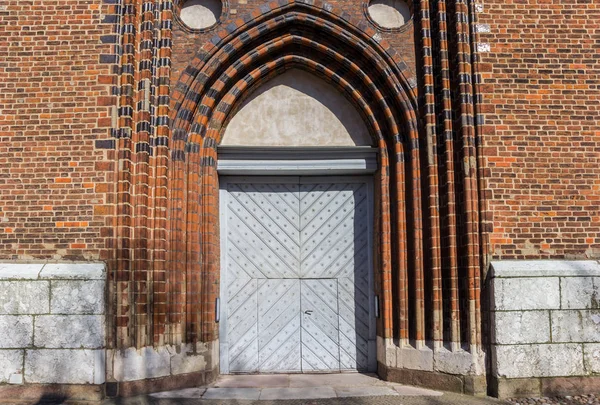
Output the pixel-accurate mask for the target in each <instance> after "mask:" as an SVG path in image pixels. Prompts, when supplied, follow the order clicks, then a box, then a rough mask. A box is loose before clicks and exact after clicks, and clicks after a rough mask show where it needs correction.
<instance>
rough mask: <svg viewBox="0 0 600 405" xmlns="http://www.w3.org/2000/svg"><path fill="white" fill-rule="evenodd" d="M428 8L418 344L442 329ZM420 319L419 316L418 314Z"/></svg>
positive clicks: (424, 14) (436, 337) (424, 11)
mask: <svg viewBox="0 0 600 405" xmlns="http://www.w3.org/2000/svg"><path fill="white" fill-rule="evenodd" d="M430 16H431V10H430V8H429V0H423V1H421V2H420V4H419V8H418V17H419V23H420V28H421V35H420V38H419V39H420V41H421V47H420V48H419V50H420V53H421V59H420V60H421V65H420V70H421V75H420V78H421V81H420V85H421V88H422V89H423V98H422V103H421V104H422V105H421V110H420V112H421V114H422V116H423V117H424V120H425V125H424V126H423V128H422V129H421V130H422V131H423V132H424V134H423V135H422V136H421V138H422V139H425V140H426V147H425V148H422V149H421V151H422V152H421V156H422V159H423V160H424V161H426V162H427V169H428V171H427V181H425V182H424V183H425V185H426V190H427V199H424V200H423V201H424V202H426V203H427V205H426V207H425V208H424V212H426V213H427V215H426V216H425V218H424V221H425V223H426V224H427V226H426V229H427V232H426V234H425V236H426V238H427V242H426V243H425V246H426V249H425V252H426V254H425V255H424V257H425V263H424V269H423V274H422V276H421V277H422V279H423V282H422V287H421V290H422V295H421V296H420V297H417V301H418V304H417V309H418V310H419V311H421V312H422V314H421V315H420V318H421V319H420V320H419V322H418V324H417V325H418V329H420V331H419V330H417V331H416V336H415V337H416V339H417V341H419V340H420V343H419V344H420V345H424V344H425V341H426V340H427V341H435V342H438V343H439V342H441V341H442V336H441V329H442V324H443V318H442V316H443V314H442V294H441V256H440V218H439V212H440V210H439V174H438V170H439V169H438V164H437V156H436V154H437V149H438V147H437V139H436V105H435V83H434V71H433V37H432V27H431V18H430ZM418 318H419V317H418Z"/></svg>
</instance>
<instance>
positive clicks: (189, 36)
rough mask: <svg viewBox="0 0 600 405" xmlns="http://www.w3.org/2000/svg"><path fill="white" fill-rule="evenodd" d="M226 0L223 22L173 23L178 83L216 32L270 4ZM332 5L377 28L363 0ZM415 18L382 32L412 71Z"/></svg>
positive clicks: (178, 1) (174, 70)
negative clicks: (209, 24) (208, 24)
mask: <svg viewBox="0 0 600 405" xmlns="http://www.w3.org/2000/svg"><path fill="white" fill-rule="evenodd" d="M174 3H175V14H176V15H178V10H179V4H183V3H184V2H183V0H174ZM223 3H225V4H226V5H225V7H224V9H223V15H222V19H221V23H220V24H217V25H215V26H214V27H210V28H208V29H206V30H190V29H188V28H187V27H185V25H182V23H181V22H180V20H178V21H176V22H174V23H173V54H172V74H171V80H172V82H173V83H176V81H177V79H179V76H180V75H181V72H182V71H183V70H184V69H185V68H186V67H187V66H188V65H189V63H190V61H191V60H192V58H193V57H194V54H195V53H196V52H197V51H198V50H199V49H200V48H201V47H202V45H204V43H205V42H207V41H209V40H210V39H211V37H213V36H214V35H215V34H216V33H218V32H219V31H220V30H222V29H223V27H226V26H227V25H228V24H229V23H231V22H233V21H235V20H236V19H239V18H241V17H242V16H244V15H249V14H250V13H252V12H253V11H255V10H257V9H258V8H259V7H260V6H261V5H263V4H266V3H267V2H266V1H264V0H230V1H227V2H225V1H224V2H223ZM328 3H329V4H332V5H334V6H340V7H341V6H343V9H344V11H345V12H346V13H348V16H351V17H352V18H356V19H358V20H361V21H363V22H364V23H365V24H366V25H367V26H369V27H370V28H375V26H374V25H373V23H372V22H371V21H370V20H369V19H368V18H367V17H366V12H365V11H366V4H367V2H365V1H363V0H331V1H328ZM414 29H415V25H414V24H413V21H411V22H410V23H408V24H407V25H405V26H403V27H402V28H401V29H396V30H385V31H381V30H379V31H380V34H381V37H382V38H383V39H385V40H386V41H388V42H389V43H390V45H392V47H393V48H394V49H395V50H396V51H398V53H400V54H401V55H402V58H403V59H404V62H405V63H406V64H407V65H408V66H409V69H410V70H411V71H412V72H416V60H415V57H416V55H415V47H414V37H415V35H414Z"/></svg>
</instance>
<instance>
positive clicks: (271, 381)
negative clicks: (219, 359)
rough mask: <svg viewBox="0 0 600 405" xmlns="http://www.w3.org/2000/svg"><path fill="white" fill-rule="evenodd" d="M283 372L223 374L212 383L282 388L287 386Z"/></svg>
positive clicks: (217, 385)
mask: <svg viewBox="0 0 600 405" xmlns="http://www.w3.org/2000/svg"><path fill="white" fill-rule="evenodd" d="M289 384H290V380H289V376H288V375H285V374H262V375H224V376H220V377H219V379H218V380H217V382H215V383H214V384H213V387H215V388H284V387H289Z"/></svg>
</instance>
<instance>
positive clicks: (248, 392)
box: [202, 388, 260, 401]
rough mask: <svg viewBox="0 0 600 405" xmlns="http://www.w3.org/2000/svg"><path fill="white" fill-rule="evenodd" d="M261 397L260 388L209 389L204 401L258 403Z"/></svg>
mask: <svg viewBox="0 0 600 405" xmlns="http://www.w3.org/2000/svg"><path fill="white" fill-rule="evenodd" d="M259 397H260V389H258V388H208V389H207V390H206V392H205V393H204V395H202V399H223V400H224V399H237V400H245V401H256V400H258V398H259Z"/></svg>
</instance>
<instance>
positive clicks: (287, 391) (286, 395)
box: [260, 387, 337, 401]
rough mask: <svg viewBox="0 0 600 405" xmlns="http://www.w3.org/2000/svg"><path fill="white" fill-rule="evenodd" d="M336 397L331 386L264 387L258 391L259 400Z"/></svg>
mask: <svg viewBox="0 0 600 405" xmlns="http://www.w3.org/2000/svg"><path fill="white" fill-rule="evenodd" d="M336 397H337V394H336V392H335V390H334V389H333V388H331V387H308V388H264V389H263V390H262V392H261V393H260V399H261V401H266V400H270V401H274V400H282V399H323V398H336Z"/></svg>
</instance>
